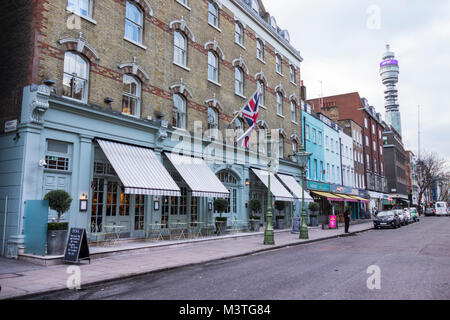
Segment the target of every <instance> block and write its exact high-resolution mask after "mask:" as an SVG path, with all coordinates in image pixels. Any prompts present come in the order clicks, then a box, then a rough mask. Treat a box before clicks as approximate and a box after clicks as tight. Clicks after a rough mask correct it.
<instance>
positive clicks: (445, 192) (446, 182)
mask: <svg viewBox="0 0 450 320" xmlns="http://www.w3.org/2000/svg"><path fill="white" fill-rule="evenodd" d="M440 186H441V192H440V194H439V200H440V201H444V202H449V201H450V172H446V173H445V174H444V175H443V177H442V180H441V184H440Z"/></svg>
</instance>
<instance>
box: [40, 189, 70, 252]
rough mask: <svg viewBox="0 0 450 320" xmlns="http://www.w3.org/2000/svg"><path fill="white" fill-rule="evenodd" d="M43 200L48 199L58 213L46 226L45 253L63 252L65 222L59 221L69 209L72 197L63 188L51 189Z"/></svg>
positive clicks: (66, 226)
mask: <svg viewBox="0 0 450 320" xmlns="http://www.w3.org/2000/svg"><path fill="white" fill-rule="evenodd" d="M44 200H48V201H49V206H50V208H51V209H52V210H55V211H56V212H57V214H58V216H57V219H56V222H49V223H48V228H47V254H48V255H62V254H64V249H65V242H66V238H67V229H68V228H69V224H68V223H67V222H60V221H61V216H62V215H63V214H64V213H65V212H67V211H69V209H70V204H71V203H72V198H71V197H70V195H69V194H68V193H67V192H66V191H64V190H53V191H50V192H48V193H47V194H46V195H45V196H44Z"/></svg>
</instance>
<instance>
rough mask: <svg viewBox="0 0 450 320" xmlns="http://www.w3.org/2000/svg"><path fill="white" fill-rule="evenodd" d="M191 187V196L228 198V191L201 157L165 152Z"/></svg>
mask: <svg viewBox="0 0 450 320" xmlns="http://www.w3.org/2000/svg"><path fill="white" fill-rule="evenodd" d="M165 155H166V156H167V158H168V159H169V160H170V162H171V163H172V165H173V166H174V167H175V169H176V170H177V171H178V173H179V174H180V175H181V177H182V178H183V180H184V181H185V182H186V183H187V184H188V186H189V188H190V189H191V192H192V196H193V197H204V198H207V197H211V198H229V197H230V192H229V191H228V189H227V188H225V186H224V185H223V184H222V182H220V180H219V178H217V177H216V175H215V174H214V172H212V171H211V169H210V168H209V167H208V165H207V164H206V162H205V161H204V160H203V159H199V158H191V157H187V156H180V155H178V154H174V153H165Z"/></svg>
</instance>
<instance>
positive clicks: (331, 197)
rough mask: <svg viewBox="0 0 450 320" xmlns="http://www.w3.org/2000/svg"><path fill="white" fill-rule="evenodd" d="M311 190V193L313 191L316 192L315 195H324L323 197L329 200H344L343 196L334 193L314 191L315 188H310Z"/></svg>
mask: <svg viewBox="0 0 450 320" xmlns="http://www.w3.org/2000/svg"><path fill="white" fill-rule="evenodd" d="M311 192H313V193H315V194H317V195H319V196H321V197H325V198H327V199H328V200H330V201H340V202H341V201H344V198H342V197H340V196H338V195H336V194H334V193H329V192H323V191H315V190H312V191H311Z"/></svg>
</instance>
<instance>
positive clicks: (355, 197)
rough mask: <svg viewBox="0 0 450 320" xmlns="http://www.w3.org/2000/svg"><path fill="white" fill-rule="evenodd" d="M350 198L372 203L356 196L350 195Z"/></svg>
mask: <svg viewBox="0 0 450 320" xmlns="http://www.w3.org/2000/svg"><path fill="white" fill-rule="evenodd" d="M349 197H352V198H354V199H356V200H359V201H361V202H364V203H369V202H370V201H369V200H367V199H364V198H361V197H358V196H354V195H349Z"/></svg>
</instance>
